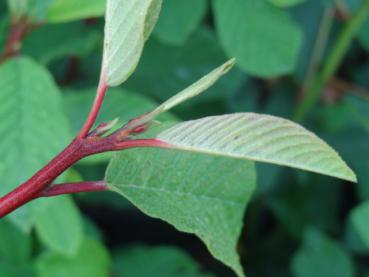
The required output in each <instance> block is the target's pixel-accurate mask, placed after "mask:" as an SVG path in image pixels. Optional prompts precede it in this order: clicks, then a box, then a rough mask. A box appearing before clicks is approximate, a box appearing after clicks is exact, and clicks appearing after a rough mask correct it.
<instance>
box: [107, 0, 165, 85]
mask: <svg viewBox="0 0 369 277" xmlns="http://www.w3.org/2000/svg"><path fill="white" fill-rule="evenodd" d="M160 6H161V0H107V6H106V13H105V21H106V23H105V38H104V53H103V65H102V74H103V78H105V80H104V81H105V82H106V83H107V84H108V85H109V86H118V85H120V84H121V83H123V82H124V81H125V80H127V79H128V77H129V76H130V75H131V74H132V73H133V71H134V70H135V68H136V66H137V64H138V61H139V59H140V57H141V53H142V50H143V46H144V43H145V41H146V39H147V38H148V36H149V35H150V31H151V30H152V29H153V26H154V25H155V23H156V20H155V19H156V18H157V16H158V14H159V11H160Z"/></svg>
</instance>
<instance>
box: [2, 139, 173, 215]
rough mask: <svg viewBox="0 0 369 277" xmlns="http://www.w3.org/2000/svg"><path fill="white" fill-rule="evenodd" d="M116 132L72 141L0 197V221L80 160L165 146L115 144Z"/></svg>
mask: <svg viewBox="0 0 369 277" xmlns="http://www.w3.org/2000/svg"><path fill="white" fill-rule="evenodd" d="M118 137H119V132H118V133H114V134H112V135H111V136H108V137H103V138H99V137H88V138H86V139H80V138H76V139H75V140H73V141H72V143H71V144H70V145H69V146H68V147H67V148H65V149H64V150H63V151H62V152H61V153H60V154H59V155H57V156H56V157H55V158H54V159H52V160H51V161H50V162H49V163H48V164H47V165H46V166H45V167H43V168H42V169H41V170H40V171H38V172H37V173H36V174H35V175H34V176H33V177H32V178H31V179H29V180H28V181H26V182H25V183H23V184H22V185H21V186H19V187H18V188H16V189H15V190H13V191H11V192H10V193H9V194H7V195H5V196H3V197H2V198H0V218H1V217H3V216H5V215H7V214H9V213H10V212H12V211H14V210H15V209H17V208H19V207H20V206H22V205H24V204H26V203H27V202H29V201H31V200H32V199H34V198H35V197H37V195H40V194H42V193H43V191H44V190H45V188H47V186H48V185H49V184H50V183H52V181H53V180H55V178H56V177H58V176H59V175H60V174H61V173H63V172H64V171H65V170H66V169H68V168H69V167H71V166H72V165H73V164H74V163H76V162H77V161H79V160H80V159H82V158H84V157H87V156H90V155H93V154H97V153H101V152H107V151H118V150H123V149H127V148H133V147H161V148H166V147H168V146H169V145H168V144H167V143H165V142H162V141H160V140H156V139H139V140H125V141H119V140H117V138H118Z"/></svg>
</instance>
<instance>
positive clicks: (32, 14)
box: [8, 0, 105, 23]
mask: <svg viewBox="0 0 369 277" xmlns="http://www.w3.org/2000/svg"><path fill="white" fill-rule="evenodd" d="M8 6H9V10H10V12H11V14H12V16H14V17H15V18H20V17H23V16H26V17H27V18H28V19H30V20H31V21H32V22H33V23H41V22H50V23H60V22H68V21H73V20H78V19H84V18H89V17H97V16H102V15H103V14H104V10H105V1H104V0H8Z"/></svg>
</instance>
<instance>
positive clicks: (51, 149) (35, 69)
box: [0, 58, 70, 230]
mask: <svg viewBox="0 0 369 277" xmlns="http://www.w3.org/2000/svg"><path fill="white" fill-rule="evenodd" d="M0 91H1V94H0V98H1V100H0V117H1V118H2V120H1V122H0V136H1V142H0V153H1V155H2V158H1V161H0V176H1V184H0V194H1V195H3V194H5V193H7V192H9V191H10V190H11V189H14V188H15V187H16V186H18V185H19V184H21V183H22V182H24V181H26V180H27V179H28V178H30V177H31V176H32V175H33V174H34V173H35V172H36V171H37V170H39V169H40V168H41V167H42V166H44V165H45V164H46V163H47V162H48V161H49V160H50V159H51V158H52V157H53V156H54V155H55V154H57V153H58V152H59V151H60V150H62V149H63V148H64V147H65V146H66V145H67V143H68V139H69V137H70V135H69V128H68V124H67V119H66V117H65V116H64V113H63V109H62V103H61V98H60V95H59V90H58V88H57V87H56V85H55V84H54V82H53V80H52V77H51V75H50V74H49V73H48V72H47V71H46V70H45V69H44V68H42V67H41V66H39V65H37V64H36V63H35V62H33V61H32V60H30V59H27V58H16V59H12V60H9V61H8V62H7V63H5V64H2V65H1V66H0ZM48 201H49V200H48V199H42V200H38V202H37V203H31V204H29V205H27V206H25V207H22V208H20V209H18V210H17V211H15V212H14V213H12V214H11V215H10V218H11V219H13V220H15V221H16V222H17V223H18V224H19V225H20V226H21V227H23V229H24V230H29V229H30V227H31V225H32V223H33V221H34V217H33V214H34V212H36V210H39V209H42V208H43V207H44V206H45V205H44V203H46V202H48Z"/></svg>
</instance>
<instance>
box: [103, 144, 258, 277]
mask: <svg viewBox="0 0 369 277" xmlns="http://www.w3.org/2000/svg"><path fill="white" fill-rule="evenodd" d="M106 181H107V182H108V184H109V186H110V188H111V189H112V190H113V191H116V192H118V193H120V194H122V195H123V196H125V197H126V198H128V199H129V200H130V201H131V202H132V203H133V204H135V205H136V206H138V207H139V208H140V209H141V210H142V211H143V212H145V213H146V214H148V215H150V216H152V217H155V218H160V219H163V220H165V221H167V222H169V223H170V224H173V225H174V226H175V227H176V228H177V229H178V230H180V231H183V232H189V233H194V234H196V235H197V236H199V237H200V238H201V239H202V240H203V241H204V242H205V244H206V245H207V247H208V248H209V251H210V252H211V253H212V254H213V255H214V256H215V257H216V258H217V259H219V260H221V261H222V262H223V263H225V264H226V265H228V266H229V267H231V268H232V269H233V270H234V271H235V272H237V274H238V275H239V276H243V273H242V268H241V266H240V264H239V258H238V255H237V253H236V251H235V250H236V245H237V240H238V237H239V235H240V231H241V229H242V218H243V211H244V209H245V206H246V204H247V202H248V200H249V199H250V196H251V194H252V192H253V190H254V186H255V170H254V165H253V163H252V162H247V161H242V160H237V159H228V158H224V157H214V156H208V155H201V154H193V153H185V152H178V151H173V150H160V149H136V150H129V151H124V152H122V153H119V154H118V155H116V156H115V157H114V159H113V160H112V161H111V163H110V165H109V167H108V170H107V173H106Z"/></svg>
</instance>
